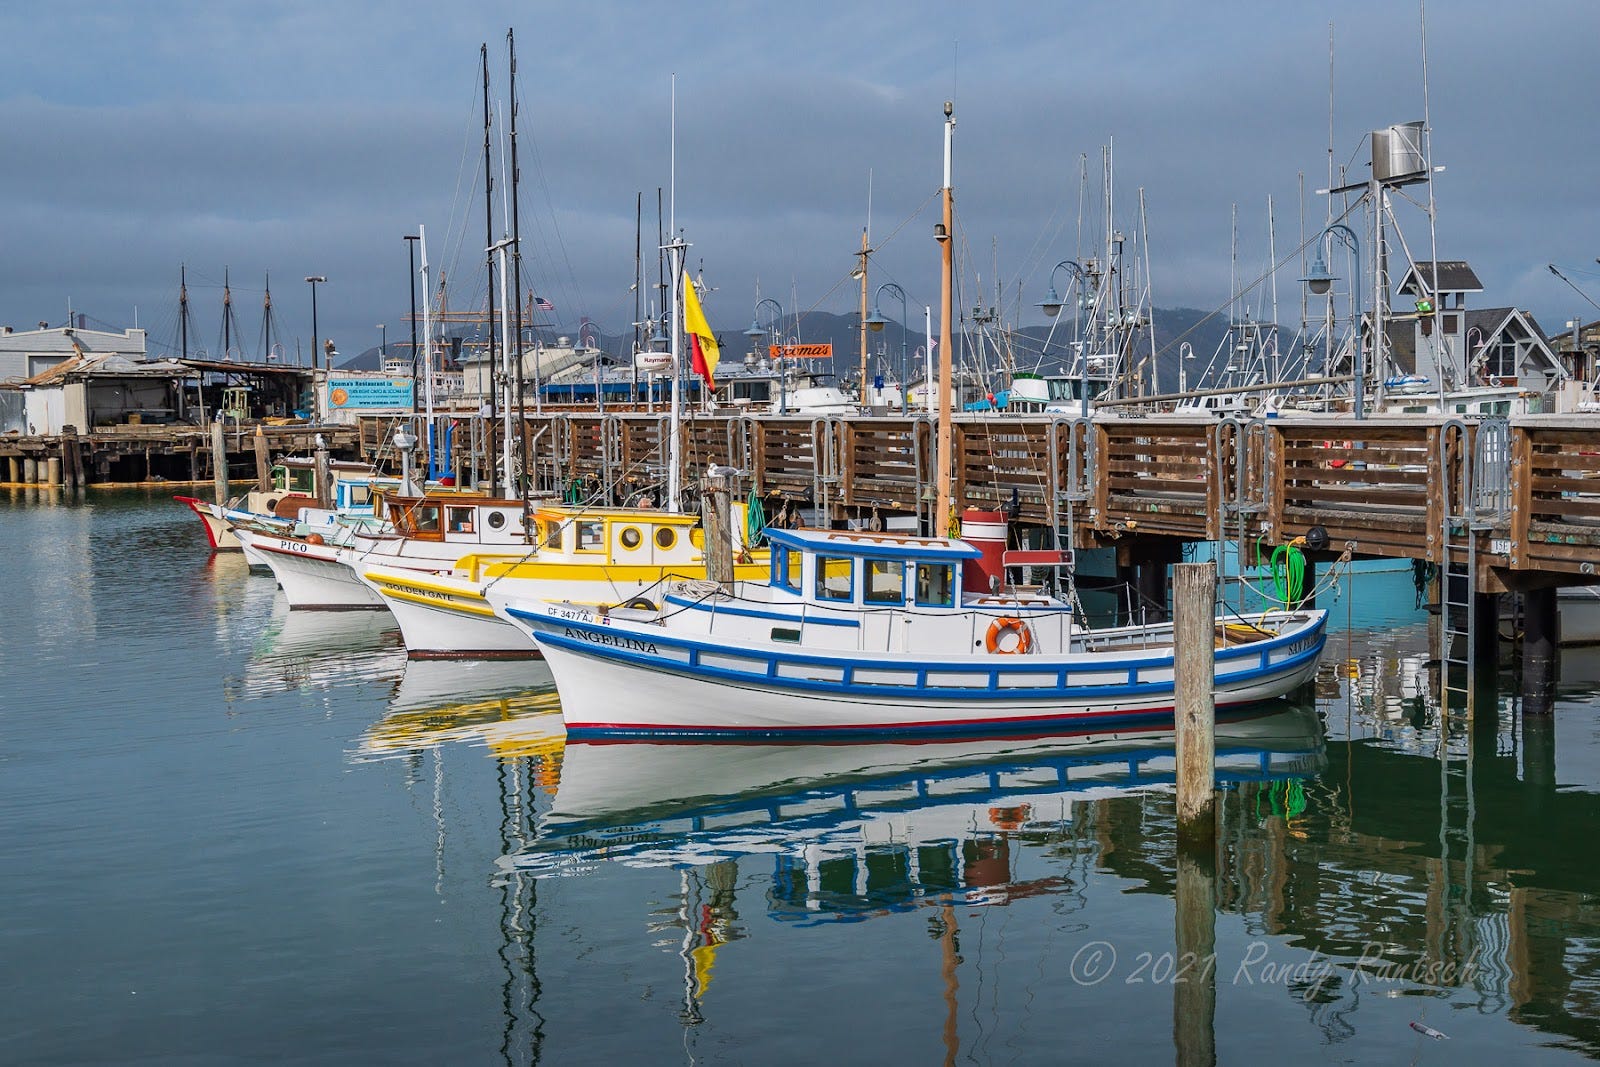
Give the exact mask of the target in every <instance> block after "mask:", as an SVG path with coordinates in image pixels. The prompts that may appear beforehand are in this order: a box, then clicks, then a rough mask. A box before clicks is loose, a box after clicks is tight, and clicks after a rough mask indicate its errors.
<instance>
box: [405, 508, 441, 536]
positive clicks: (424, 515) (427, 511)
mask: <svg viewBox="0 0 1600 1067" xmlns="http://www.w3.org/2000/svg"><path fill="white" fill-rule="evenodd" d="M411 521H412V522H413V523H414V524H416V527H417V533H419V534H426V533H438V532H439V505H438V504H418V505H417V506H416V507H414V508H412V509H411Z"/></svg>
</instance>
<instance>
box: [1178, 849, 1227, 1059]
mask: <svg viewBox="0 0 1600 1067" xmlns="http://www.w3.org/2000/svg"><path fill="white" fill-rule="evenodd" d="M1216 882H1217V875H1216V859H1215V856H1214V855H1213V854H1212V853H1211V852H1209V851H1198V850H1193V849H1179V850H1178V878H1177V885H1176V887H1175V889H1174V893H1173V902H1174V905H1175V909H1176V922H1175V924H1174V925H1175V930H1174V934H1175V937H1174V946H1175V948H1176V951H1175V952H1174V969H1173V979H1172V1048H1173V1053H1174V1056H1173V1060H1174V1062H1176V1063H1177V1064H1179V1065H1180V1067H1213V1065H1214V1064H1215V1063H1216V1062H1217V1031H1216V1020H1217V973H1216V950H1217V910H1216V896H1217V884H1216Z"/></svg>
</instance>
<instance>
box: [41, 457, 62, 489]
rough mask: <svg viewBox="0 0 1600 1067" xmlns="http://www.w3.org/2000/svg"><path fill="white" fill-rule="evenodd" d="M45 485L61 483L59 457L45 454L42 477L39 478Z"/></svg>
mask: <svg viewBox="0 0 1600 1067" xmlns="http://www.w3.org/2000/svg"><path fill="white" fill-rule="evenodd" d="M40 481H42V482H44V483H45V484H46V485H60V484H61V457H60V456H46V457H45V461H44V477H43V478H41V479H40Z"/></svg>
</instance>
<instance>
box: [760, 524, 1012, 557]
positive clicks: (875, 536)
mask: <svg viewBox="0 0 1600 1067" xmlns="http://www.w3.org/2000/svg"><path fill="white" fill-rule="evenodd" d="M766 535H767V540H768V541H770V542H772V544H773V545H775V546H782V547H784V548H788V549H792V550H794V551H796V552H807V553H811V554H814V555H815V554H826V555H830V556H861V557H870V558H873V559H920V560H928V561H933V562H940V563H947V562H950V561H952V560H958V559H977V558H978V557H979V556H981V555H983V553H982V552H980V551H979V550H978V549H977V548H975V547H973V546H972V545H970V544H968V543H967V542H965V541H950V540H946V539H944V538H942V537H913V536H910V535H907V534H892V533H878V532H876V531H866V530H775V529H772V528H771V527H769V528H768V529H767V530H766Z"/></svg>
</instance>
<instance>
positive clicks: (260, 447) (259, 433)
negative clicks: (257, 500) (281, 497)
mask: <svg viewBox="0 0 1600 1067" xmlns="http://www.w3.org/2000/svg"><path fill="white" fill-rule="evenodd" d="M251 443H252V445H253V446H254V448H255V453H256V488H257V489H259V490H261V491H262V492H263V493H265V492H268V491H269V490H271V489H272V462H271V460H270V459H269V458H268V455H267V435H266V432H265V431H264V430H263V429H262V428H261V427H260V426H257V427H256V435H255V438H254V439H253V441H252V442H251Z"/></svg>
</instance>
